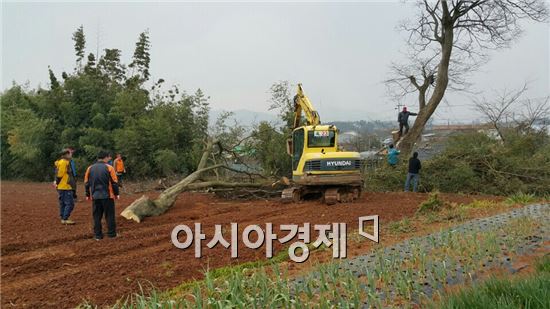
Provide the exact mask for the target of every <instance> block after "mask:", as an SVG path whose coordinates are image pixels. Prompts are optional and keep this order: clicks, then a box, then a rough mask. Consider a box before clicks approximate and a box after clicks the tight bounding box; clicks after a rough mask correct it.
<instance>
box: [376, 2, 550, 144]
mask: <svg viewBox="0 0 550 309" xmlns="http://www.w3.org/2000/svg"><path fill="white" fill-rule="evenodd" d="M417 12H418V14H417V17H416V18H415V19H414V20H410V21H406V22H404V23H403V25H402V26H401V29H402V30H403V31H405V32H407V33H408V41H407V43H408V46H409V51H410V60H411V61H410V63H409V64H406V65H394V66H393V75H394V76H393V77H392V78H390V79H389V80H388V81H387V82H388V85H389V86H390V87H391V88H392V89H398V91H400V92H401V93H402V94H406V93H417V95H418V106H419V110H418V116H417V117H416V120H415V122H414V125H413V126H412V127H411V130H410V131H409V133H408V134H407V135H405V136H404V137H403V138H402V140H401V144H400V148H401V150H402V152H404V153H407V154H408V153H410V152H411V151H412V149H413V147H414V144H415V142H416V141H417V140H418V138H419V137H420V135H421V134H422V131H423V130H424V127H425V125H426V123H427V122H428V120H429V119H430V117H431V116H432V115H433V113H434V112H435V110H436V108H437V107H438V105H439V103H440V102H441V101H442V100H443V97H444V95H445V92H446V90H447V89H448V88H449V87H453V86H457V87H458V88H460V85H461V83H462V84H463V82H464V79H461V77H464V76H465V75H464V74H466V73H467V72H471V71H472V70H473V69H475V68H476V67H478V66H479V65H480V64H481V62H482V61H484V60H486V59H487V56H488V51H489V50H494V49H499V48H504V47H508V46H510V45H511V43H512V42H513V41H514V39H516V38H517V37H518V36H519V35H520V33H521V25H520V20H522V19H529V20H534V21H539V22H541V21H545V20H547V18H548V8H547V4H546V3H545V1H544V0H452V1H447V0H438V1H428V0H419V1H417Z"/></svg>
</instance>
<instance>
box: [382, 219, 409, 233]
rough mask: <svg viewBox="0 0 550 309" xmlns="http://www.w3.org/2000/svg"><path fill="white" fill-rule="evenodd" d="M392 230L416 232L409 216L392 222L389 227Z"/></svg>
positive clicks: (396, 231) (393, 231)
mask: <svg viewBox="0 0 550 309" xmlns="http://www.w3.org/2000/svg"><path fill="white" fill-rule="evenodd" d="M388 228H389V229H390V232H392V233H396V234H400V233H410V232H414V231H415V230H416V228H415V227H414V225H412V224H411V220H410V219H409V218H405V219H402V220H400V221H393V222H390V224H389V227H388Z"/></svg>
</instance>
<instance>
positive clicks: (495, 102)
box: [474, 84, 527, 141]
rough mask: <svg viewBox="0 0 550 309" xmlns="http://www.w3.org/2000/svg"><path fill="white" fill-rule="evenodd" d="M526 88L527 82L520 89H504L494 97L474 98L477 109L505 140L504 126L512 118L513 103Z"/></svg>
mask: <svg viewBox="0 0 550 309" xmlns="http://www.w3.org/2000/svg"><path fill="white" fill-rule="evenodd" d="M526 90H527V84H524V85H523V87H522V88H520V89H518V90H512V91H509V90H507V89H504V90H503V91H502V92H501V93H496V94H495V95H494V99H487V98H485V96H483V97H481V98H479V99H474V105H475V109H476V110H477V111H479V112H480V113H481V114H482V115H483V116H484V117H485V118H486V119H487V121H488V122H489V123H490V124H491V126H492V127H493V128H494V129H495V130H496V131H497V134H498V136H499V137H500V139H501V140H502V141H505V136H504V132H503V126H504V125H506V124H507V123H508V121H507V120H508V119H510V120H512V118H513V107H514V106H513V105H514V104H515V103H516V102H517V101H518V99H519V98H520V97H521V95H522V94H523V93H524V92H525V91H526Z"/></svg>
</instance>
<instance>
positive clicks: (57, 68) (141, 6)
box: [2, 1, 550, 122]
mask: <svg viewBox="0 0 550 309" xmlns="http://www.w3.org/2000/svg"><path fill="white" fill-rule="evenodd" d="M413 14H414V10H412V9H411V8H410V7H409V6H408V5H406V4H404V3H402V2H397V1H396V2H387V3H386V2H360V3H357V2H355V3H299V4H294V3H204V4H194V3H158V4H156V3H128V2H126V3H117V4H110V3H80V2H65V3H6V2H5V1H3V3H2V89H6V88H8V87H10V86H11V84H12V82H13V81H15V82H16V83H19V84H23V83H26V82H28V83H29V85H30V87H36V86H38V85H42V86H47V83H48V74H47V67H48V65H50V66H51V67H52V69H53V70H54V72H55V73H56V74H57V75H58V76H60V75H61V72H63V71H68V72H70V71H72V68H73V67H74V62H75V56H74V49H73V42H72V40H71V34H72V32H73V31H74V30H75V29H76V28H77V27H78V26H80V25H81V24H82V25H84V31H85V33H86V39H87V52H93V53H95V52H96V50H97V49H99V50H101V49H103V48H119V49H121V50H122V52H123V58H124V60H125V62H127V61H128V60H129V59H130V57H131V55H132V53H133V48H134V44H135V41H136V39H137V36H138V34H139V33H140V32H141V31H143V30H145V29H149V32H150V35H151V43H152V49H151V57H152V60H151V73H152V78H153V79H158V78H164V79H165V80H166V82H167V83H168V84H178V85H180V86H181V87H182V88H184V89H186V90H187V91H190V92H192V91H194V90H195V89H196V88H199V87H200V88H201V89H203V90H204V91H205V92H206V93H207V94H208V95H209V96H210V97H211V105H212V108H214V109H223V110H238V109H247V110H252V111H258V112H265V111H267V109H268V106H269V102H268V99H269V93H268V89H269V86H270V85H271V84H272V83H273V82H275V81H278V80H289V81H290V82H292V83H296V82H302V83H303V85H304V89H305V91H306V93H307V94H308V96H309V97H310V99H311V100H312V101H313V103H314V105H315V106H316V108H317V109H318V111H319V113H320V115H321V119H324V120H359V119H365V120H373V119H380V120H394V119H395V118H396V114H395V113H396V112H395V110H394V107H395V104H396V102H394V101H392V100H391V99H390V98H389V97H388V96H387V95H386V91H385V87H384V85H383V83H382V81H383V80H384V79H385V78H386V77H387V76H388V66H389V65H390V64H391V62H392V61H399V60H400V59H401V57H402V56H401V53H400V51H403V50H404V48H405V47H404V44H403V37H404V35H403V34H402V33H399V32H398V31H397V30H396V25H397V24H398V22H399V21H400V20H402V19H403V18H407V17H411V16H413ZM524 30H525V33H524V35H523V36H522V37H521V38H520V39H519V40H518V41H517V42H516V44H515V45H514V46H513V47H512V48H511V49H506V50H499V51H496V52H494V53H493V54H492V57H491V61H490V62H488V63H487V64H486V65H485V66H483V67H482V69H481V70H479V71H478V72H477V73H476V74H475V75H474V76H473V80H472V82H474V84H475V85H476V89H478V90H491V89H499V88H503V87H507V88H513V87H520V86H521V84H522V83H523V82H524V81H525V80H529V81H531V83H530V89H529V91H528V93H527V94H526V97H531V98H538V97H542V96H546V95H548V94H550V79H549V71H550V64H549V63H550V52H549V49H550V47H549V45H550V44H549V43H550V37H549V34H550V32H549V25H548V24H536V23H526V24H525V27H524ZM98 39H99V43H98ZM447 101H448V103H446V104H443V105H442V106H441V107H440V108H439V110H438V112H437V113H436V116H435V117H436V119H438V120H439V121H445V120H447V119H449V120H450V121H462V122H466V121H470V120H473V119H476V118H478V115H476V114H475V113H474V112H472V108H471V106H470V97H469V96H467V95H457V94H454V95H453V94H451V95H448V96H447ZM404 103H406V104H407V105H408V106H410V109H412V110H414V109H415V105H416V104H415V103H416V102H414V100H410V101H409V102H404Z"/></svg>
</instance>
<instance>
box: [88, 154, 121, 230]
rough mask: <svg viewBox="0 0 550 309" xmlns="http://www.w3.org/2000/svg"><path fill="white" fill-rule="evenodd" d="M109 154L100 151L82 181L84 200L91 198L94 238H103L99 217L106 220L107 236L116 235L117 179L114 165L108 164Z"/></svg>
mask: <svg viewBox="0 0 550 309" xmlns="http://www.w3.org/2000/svg"><path fill="white" fill-rule="evenodd" d="M110 160H111V155H110V154H109V153H108V152H106V151H100V152H99V154H98V155H97V162H96V163H94V164H93V165H92V166H90V167H88V169H87V170H86V175H84V182H85V186H86V200H90V199H92V202H93V211H92V214H93V217H94V235H95V239H96V240H100V239H102V238H103V231H102V227H101V219H102V218H103V216H105V221H107V236H108V237H116V236H117V233H116V222H115V199H119V197H120V195H119V194H120V193H119V190H118V179H117V176H116V172H115V169H114V167H112V166H111V165H109V164H108V162H109V161H110Z"/></svg>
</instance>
